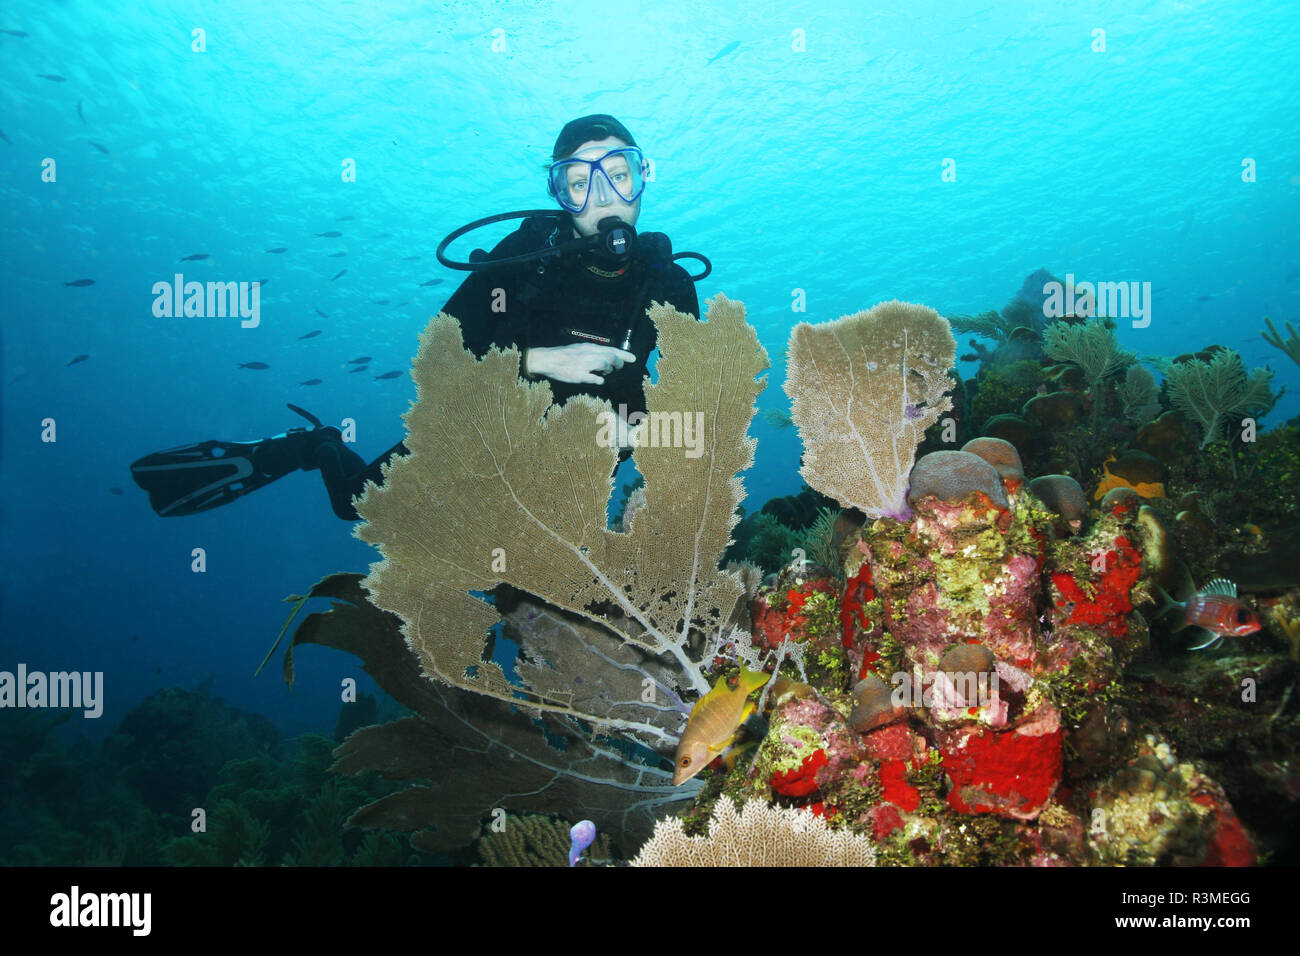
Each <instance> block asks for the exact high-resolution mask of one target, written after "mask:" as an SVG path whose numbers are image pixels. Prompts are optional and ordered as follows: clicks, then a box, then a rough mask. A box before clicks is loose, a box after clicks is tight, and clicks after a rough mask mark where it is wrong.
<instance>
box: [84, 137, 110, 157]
mask: <svg viewBox="0 0 1300 956" xmlns="http://www.w3.org/2000/svg"><path fill="white" fill-rule="evenodd" d="M86 142H87V143H89V144H90V145H91V146H93V147H95V149H97V150H99V151H100V152H101V153H103V154H104V155H105V156H112V155H113V154H112V153H110V152H109V151H108V147H107V146H101V145H100V144H99V143H96V142H95V141H94V140H93V139H88V140H86Z"/></svg>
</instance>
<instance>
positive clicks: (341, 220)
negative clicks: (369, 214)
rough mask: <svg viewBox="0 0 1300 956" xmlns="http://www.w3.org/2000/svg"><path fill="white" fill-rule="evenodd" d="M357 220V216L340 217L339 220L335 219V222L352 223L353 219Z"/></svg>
mask: <svg viewBox="0 0 1300 956" xmlns="http://www.w3.org/2000/svg"><path fill="white" fill-rule="evenodd" d="M356 218H357V217H356V216H339V217H338V218H337V219H335V220H334V221H335V222H351V221H352V220H353V219H356Z"/></svg>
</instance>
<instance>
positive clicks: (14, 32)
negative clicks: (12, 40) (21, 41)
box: [0, 30, 27, 37]
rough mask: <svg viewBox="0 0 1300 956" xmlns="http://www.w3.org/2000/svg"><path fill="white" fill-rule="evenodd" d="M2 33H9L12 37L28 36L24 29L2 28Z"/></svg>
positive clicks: (0, 31)
mask: <svg viewBox="0 0 1300 956" xmlns="http://www.w3.org/2000/svg"><path fill="white" fill-rule="evenodd" d="M0 33H7V34H9V35H10V36H11V37H25V36H27V34H26V33H24V32H23V31H22V30H0Z"/></svg>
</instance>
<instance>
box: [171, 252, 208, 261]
mask: <svg viewBox="0 0 1300 956" xmlns="http://www.w3.org/2000/svg"><path fill="white" fill-rule="evenodd" d="M207 257H208V254H207V253H206V252H196V253H194V254H193V255H191V256H182V257H181V258H180V259H179V260H177V261H179V262H202V261H203V260H204V259H206V258H207Z"/></svg>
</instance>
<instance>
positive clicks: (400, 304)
mask: <svg viewBox="0 0 1300 956" xmlns="http://www.w3.org/2000/svg"><path fill="white" fill-rule="evenodd" d="M410 301H411V300H410V299H403V300H402V301H401V302H399V303H397V305H395V306H393V308H395V309H400V308H401V307H402V306H404V305H406V303H408V302H410Z"/></svg>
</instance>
